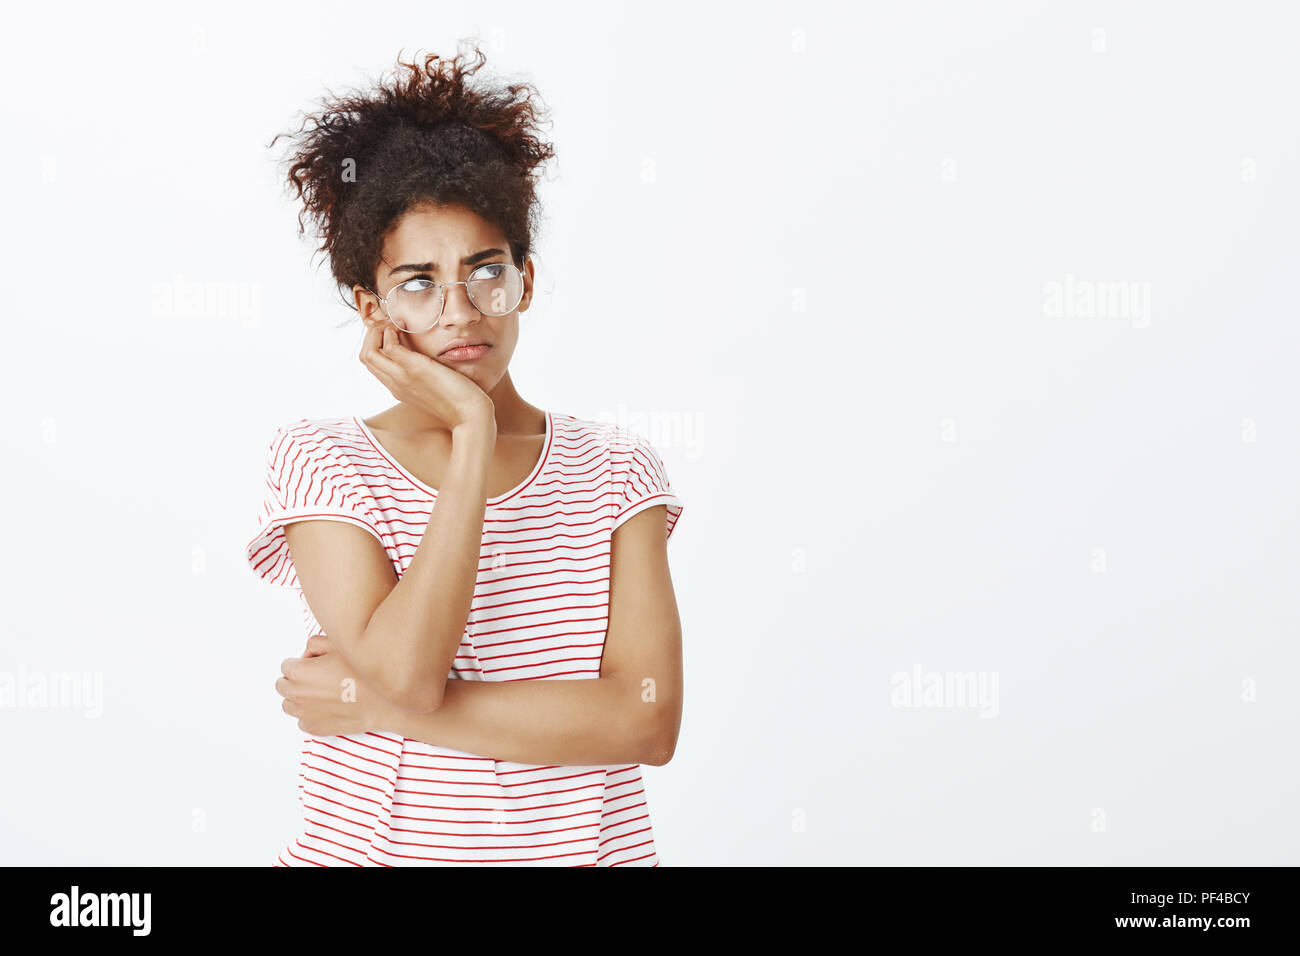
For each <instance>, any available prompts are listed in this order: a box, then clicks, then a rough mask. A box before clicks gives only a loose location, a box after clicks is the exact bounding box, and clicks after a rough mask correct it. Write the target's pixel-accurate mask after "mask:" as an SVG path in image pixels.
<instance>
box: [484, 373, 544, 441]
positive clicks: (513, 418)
mask: <svg viewBox="0 0 1300 956" xmlns="http://www.w3.org/2000/svg"><path fill="white" fill-rule="evenodd" d="M488 398H490V399H492V404H493V405H494V406H495V407H496V416H497V434H498V435H536V434H539V433H540V432H544V431H546V412H544V411H543V410H542V409H540V408H537V407H536V406H535V405H530V404H529V403H528V402H526V401H524V399H523V398H522V397H521V396H520V394H519V393H518V392H517V391H515V383H514V382H513V381H511V380H510V373H509V372H506V373H505V374H504V375H502V376H501V381H499V382H497V384H496V387H495V388H493V389H492V391H490V392H488Z"/></svg>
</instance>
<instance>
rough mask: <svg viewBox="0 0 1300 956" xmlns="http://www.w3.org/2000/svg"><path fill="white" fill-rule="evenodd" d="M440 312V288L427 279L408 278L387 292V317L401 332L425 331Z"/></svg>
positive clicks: (436, 320)
mask: <svg viewBox="0 0 1300 956" xmlns="http://www.w3.org/2000/svg"><path fill="white" fill-rule="evenodd" d="M441 312H442V290H441V289H439V288H438V286H437V285H435V284H434V283H433V282H431V281H430V280H428V279H408V280H407V281H406V282H403V283H402V284H401V285H398V286H396V287H395V288H394V289H393V291H391V292H389V293H388V317H389V318H390V319H392V320H393V324H394V325H396V326H397V327H398V328H399V329H401V330H402V331H403V332H425V331H427V330H429V329H431V328H433V327H434V325H435V324H437V322H438V316H439V315H440V314H441Z"/></svg>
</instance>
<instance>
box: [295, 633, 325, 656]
mask: <svg viewBox="0 0 1300 956" xmlns="http://www.w3.org/2000/svg"><path fill="white" fill-rule="evenodd" d="M329 649H330V645H329V638H328V637H326V636H325V635H324V634H313V635H312V636H311V637H309V638H307V649H306V650H305V651H304V652H303V655H302V656H303V657H318V656H319V655H321V654H326V653H328V652H329Z"/></svg>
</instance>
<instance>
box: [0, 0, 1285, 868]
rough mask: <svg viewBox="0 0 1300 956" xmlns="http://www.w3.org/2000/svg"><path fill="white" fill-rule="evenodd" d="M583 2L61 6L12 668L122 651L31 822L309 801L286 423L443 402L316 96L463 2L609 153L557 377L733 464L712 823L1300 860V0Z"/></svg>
mask: <svg viewBox="0 0 1300 956" xmlns="http://www.w3.org/2000/svg"><path fill="white" fill-rule="evenodd" d="M582 9H583V10H584V11H585V12H577V5H566V12H565V13H564V15H562V16H560V15H557V14H555V13H554V12H553V11H551V10H549V9H548V8H544V7H539V6H538V5H537V4H532V3H497V4H493V5H491V8H490V10H489V9H487V8H482V9H478V10H476V9H474V8H473V5H446V4H442V5H438V6H437V7H430V6H429V5H428V4H420V3H410V4H397V3H391V4H374V3H366V4H352V3H326V4H321V5H319V6H318V7H316V8H315V12H312V13H304V12H301V11H302V6H301V5H297V4H295V5H293V7H292V9H282V8H281V7H280V6H279V5H271V4H248V5H245V6H243V7H242V8H241V7H238V6H230V5H227V6H226V7H223V8H222V10H221V11H219V12H218V13H216V14H213V15H212V16H211V18H209V16H208V15H205V14H203V13H200V12H198V11H193V10H189V9H184V10H182V9H176V8H173V7H169V6H163V5H158V6H157V7H144V6H136V7H132V6H130V5H112V6H111V7H107V8H105V7H97V6H91V5H89V4H85V5H77V6H73V7H69V5H66V4H64V5H57V6H56V5H44V6H40V7H38V8H35V9H33V8H31V7H30V6H29V7H24V8H21V9H16V10H14V11H10V13H9V14H8V16H10V17H11V18H14V19H12V21H11V25H10V28H8V29H6V30H5V31H4V33H3V35H0V71H3V83H0V115H2V116H3V129H4V137H5V148H4V149H3V151H0V171H3V175H4V181H5V183H6V185H7V187H8V188H7V189H6V190H5V197H4V204H5V214H4V219H5V229H4V233H3V240H0V241H2V242H3V249H2V250H0V251H2V253H3V255H0V261H3V262H4V269H5V278H6V281H7V283H8V285H7V288H8V297H7V307H8V322H9V328H10V334H9V346H8V347H7V348H5V349H4V350H3V351H2V352H0V383H2V384H0V388H2V389H3V402H0V409H2V410H3V415H4V421H3V427H4V431H5V435H6V436H7V439H8V442H9V444H8V454H7V456H6V462H7V466H6V467H5V468H4V469H2V470H0V494H2V495H3V498H4V500H5V501H7V502H8V508H7V513H6V519H5V524H6V534H5V540H6V545H7V546H6V547H4V548H3V550H2V551H0V561H3V566H2V567H0V599H2V600H3V611H4V613H3V615H2V616H0V672H8V673H10V674H16V673H18V672H19V669H20V668H25V669H26V671H27V672H29V673H30V672H37V673H50V672H56V671H68V672H83V671H84V672H90V673H92V674H97V675H99V676H100V678H101V679H102V684H103V701H102V712H101V713H100V714H99V715H98V716H88V715H87V714H86V713H85V712H84V709H81V710H79V709H77V708H74V707H44V708H39V707H18V706H8V707H0V736H2V739H3V752H4V758H3V761H4V763H3V775H4V778H5V781H6V784H7V785H6V786H5V787H4V788H3V793H0V863H16V864H33V863H35V864H149V863H160V864H187V863H197V864H212V863H218V864H250V863H251V864H255V865H261V864H269V863H270V862H271V861H272V859H273V858H274V855H275V853H276V851H277V850H278V849H279V848H280V847H281V846H282V845H283V844H284V843H285V842H287V841H288V840H289V839H290V838H291V837H292V835H293V834H294V833H295V832H296V828H297V822H298V805H297V802H296V795H297V778H296V774H297V756H298V740H299V732H298V729H297V727H296V724H295V722H294V721H293V720H292V719H291V718H289V717H287V716H286V715H284V714H283V713H282V712H281V711H280V706H279V705H280V698H279V697H278V695H277V694H276V693H275V690H274V687H273V684H274V680H275V678H276V677H277V676H278V672H279V663H280V661H281V660H282V659H283V658H285V657H290V656H297V655H298V654H299V653H300V652H301V648H302V643H303V640H302V633H301V628H300V623H299V619H298V614H297V609H296V606H295V604H294V601H293V600H292V598H291V595H290V593H289V592H287V591H283V590H279V589H276V588H272V587H270V586H267V585H265V584H263V583H261V582H259V581H257V580H256V579H255V578H254V577H253V575H252V573H251V571H250V570H249V569H248V567H247V565H246V564H245V563H244V553H243V548H244V544H245V542H246V541H247V539H248V538H249V537H250V536H251V534H252V531H253V530H254V522H255V517H256V513H257V509H258V506H259V504H260V500H261V495H262V481H263V468H264V465H265V452H266V444H267V441H268V440H269V438H270V434H271V432H272V430H273V429H274V427H275V426H276V425H278V424H280V423H283V422H286V421H289V420H291V419H295V418H299V417H325V416H332V415H350V414H354V413H356V414H362V415H370V414H373V413H375V412H377V411H379V410H380V409H382V408H385V407H388V405H390V404H392V399H391V396H390V395H389V394H388V393H387V391H386V390H385V389H384V388H383V387H382V386H381V385H380V384H379V383H378V382H377V381H375V380H374V379H373V378H372V377H371V376H370V375H369V373H368V372H367V371H366V370H365V369H364V368H363V367H362V366H361V364H360V363H359V362H358V361H357V350H358V348H359V345H360V335H359V330H358V329H357V328H355V327H347V328H336V325H337V324H338V323H339V322H340V321H341V320H343V319H345V318H346V317H347V316H348V315H350V314H351V313H350V312H348V311H346V310H345V309H344V308H343V307H342V306H341V305H340V304H339V302H338V299H337V297H336V294H335V292H334V290H333V287H332V284H331V282H330V280H329V274H328V269H327V267H326V266H325V265H323V264H319V259H317V260H315V263H314V262H313V260H312V258H311V246H310V242H309V241H308V240H305V239H300V238H299V237H298V236H297V234H296V222H295V215H296V208H295V207H294V206H293V205H292V204H291V203H290V202H289V201H288V200H287V199H286V198H285V196H284V195H283V193H282V187H281V183H280V179H279V172H278V170H277V168H276V166H275V163H274V159H275V156H276V155H277V154H278V152H279V150H278V148H277V149H276V150H268V149H267V148H266V144H267V143H268V142H269V140H270V138H271V136H273V135H274V134H275V133H276V132H279V131H282V130H288V129H291V128H293V127H296V125H297V117H298V111H300V110H307V109H311V108H312V106H313V104H314V103H315V101H316V99H317V98H318V97H319V96H320V95H321V94H322V93H323V92H324V91H325V89H326V88H327V87H328V88H331V89H334V90H336V91H339V90H342V89H345V88H347V87H349V86H352V85H355V84H357V83H361V82H363V81H364V80H365V79H366V78H368V77H371V76H374V75H375V74H377V73H378V72H379V71H381V70H384V69H387V68H389V67H391V65H392V63H393V61H394V59H395V57H396V55H397V53H398V52H399V50H401V51H403V52H405V53H407V54H408V55H409V54H410V53H412V52H413V51H415V50H418V49H430V50H436V51H438V52H444V53H448V54H450V53H452V52H454V45H455V40H456V39H457V38H458V37H462V36H477V37H479V38H480V39H481V41H482V42H483V44H484V47H485V50H486V52H487V53H488V57H489V62H488V67H487V68H486V69H487V71H490V72H491V73H492V74H493V75H496V76H519V77H521V78H524V79H528V80H530V81H532V82H534V83H536V84H537V86H538V87H539V88H540V90H541V92H542V95H543V97H544V99H545V101H546V103H547V104H548V105H549V106H550V107H551V109H552V114H551V117H552V119H553V121H554V125H553V126H552V127H551V128H550V129H549V133H550V136H551V138H552V139H553V141H554V142H555V146H556V149H557V151H558V154H559V159H558V162H557V163H555V164H554V165H553V166H552V168H551V173H550V178H549V179H548V180H547V181H546V182H545V183H544V184H543V187H542V195H543V200H544V202H545V204H546V210H547V214H548V219H547V222H546V226H545V229H544V231H543V232H542V234H541V235H540V236H539V237H538V250H537V251H538V253H539V256H540V262H541V265H542V266H543V267H544V268H543V286H544V288H543V290H542V291H543V294H542V295H541V297H540V300H539V301H538V303H537V305H536V307H535V308H534V309H533V310H531V311H529V312H528V313H525V314H524V317H523V320H522V321H523V325H522V331H521V341H520V347H519V349H518V351H517V353H516V357H515V359H514V361H513V363H512V368H511V372H512V375H513V377H514V378H515V381H516V383H517V385H518V387H519V389H520V391H521V393H522V394H523V395H524V396H525V397H526V398H527V399H528V400H530V401H531V402H533V403H534V404H537V405H539V406H541V407H543V408H548V409H552V410H555V411H557V412H563V413H566V414H574V415H579V416H584V417H589V418H604V419H621V420H623V421H624V422H625V423H626V424H628V425H629V426H630V427H633V428H635V429H636V430H638V431H641V432H642V433H643V434H645V435H646V436H647V437H648V438H650V439H651V440H652V441H654V442H655V443H656V445H657V446H658V447H659V449H660V450H661V452H662V454H663V456H664V460H665V462H666V465H667V469H668V473H669V476H670V478H671V480H672V482H673V485H674V488H675V490H676V491H677V492H678V494H679V495H680V496H681V498H682V501H683V503H684V506H685V511H684V514H683V516H682V521H681V524H680V525H679V527H678V530H677V531H676V533H675V534H674V537H673V541H672V543H671V545H670V548H669V552H670V556H671V560H672V569H673V578H674V581H675V584H676V588H677V594H678V601H679V605H680V609H681V614H682V621H683V628H684V638H685V655H686V693H687V699H686V706H685V713H684V718H683V725H682V732H681V737H680V741H679V744H678V748H677V753H676V756H675V757H674V759H673V760H672V761H671V762H670V763H669V764H668V765H667V766H664V767H647V768H646V769H645V776H646V781H647V788H648V793H649V800H650V808H651V812H652V821H653V825H654V833H655V837H656V841H657V848H658V851H659V854H660V857H661V859H662V861H663V864H664V865H666V866H673V865H690V864H714V863H733V864H743V865H749V864H770V863H776V864H805V863H812V864H846V863H866V864H877V863H879V864H931V863H940V864H976V863H992V864H1280V863H1288V864H1296V863H1300V827H1298V826H1297V823H1296V817H1295V807H1296V805H1297V802H1298V801H1300V782H1298V778H1297V771H1296V759H1295V755H1296V728H1297V717H1298V716H1300V703H1297V700H1298V697H1297V694H1296V688H1297V686H1300V673H1298V670H1300V669H1298V667H1297V664H1298V658H1297V652H1296V645H1295V634H1296V630H1297V623H1298V621H1297V617H1298V616H1297V611H1296V602H1295V599H1294V596H1295V590H1294V584H1293V582H1294V580H1295V578H1296V573H1297V571H1298V570H1300V550H1298V548H1297V538H1296V489H1297V478H1298V477H1300V475H1298V472H1300V455H1298V454H1297V445H1296V434H1297V410H1298V408H1300V403H1298V402H1297V399H1298V398H1300V395H1298V394H1297V387H1296V377H1295V373H1294V369H1295V364H1296V354H1297V348H1296V347H1297V344H1298V343H1297V332H1296V328H1297V325H1296V322H1297V318H1298V316H1297V308H1296V298H1297V296H1296V287H1297V277H1298V275H1300V270H1297V268H1296V264H1297V252H1298V248H1297V247H1298V246H1300V239H1298V234H1297V229H1296V223H1297V212H1298V209H1297V159H1298V147H1300V128H1298V127H1297V124H1296V122H1295V119H1296V109H1295V102H1296V93H1297V87H1298V81H1300V66H1298V65H1297V60H1296V57H1295V49H1294V36H1295V32H1296V28H1297V25H1298V24H1297V18H1296V15H1295V13H1294V8H1293V7H1292V6H1291V5H1288V4H1284V3H1276V4H1261V3H1253V4H1242V3H1233V4H1228V3H1223V4H1190V3H1166V4H1154V3H1151V4H1142V5H1132V4H1120V3H1089V4H1086V5H1083V4H1078V5H1069V6H1062V5H1055V4H1047V3H996V4H993V3H983V4H969V3H955V2H954V3H943V4H917V3H909V4H895V5H884V4H869V5H859V4H854V5H849V4H842V5H836V4H826V3H803V2H801V3H797V4H796V3H778V4H772V3H768V4H745V5H739V4H737V5H735V6H731V5H724V4H717V3H700V2H692V3H688V4H674V3H656V4H653V5H650V6H646V5H642V4H637V5H627V6H625V7H623V8H622V9H619V10H610V9H607V8H605V7H604V6H603V5H597V4H591V5H588V6H586V7H585V8H582ZM570 11H572V12H570ZM1067 276H1068V277H1071V281H1073V282H1074V283H1075V288H1076V290H1077V289H1080V288H1082V289H1084V290H1088V289H1100V288H1104V285H1103V284H1105V283H1134V285H1133V286H1131V288H1133V289H1136V290H1139V291H1140V292H1141V294H1142V295H1144V296H1146V295H1149V299H1148V300H1146V304H1147V306H1149V308H1147V309H1145V310H1144V311H1143V313H1142V314H1140V315H1125V314H1124V313H1122V312H1119V311H1116V310H1113V309H1112V310H1106V309H1101V310H1099V311H1098V310H1094V312H1093V313H1092V314H1091V315H1088V314H1079V312H1080V311H1083V305H1086V303H1084V304H1083V305H1081V306H1080V309H1079V310H1076V313H1075V314H1072V315H1067V316H1061V315H1055V314H1053V310H1052V307H1051V295H1050V292H1049V291H1048V290H1049V289H1050V287H1051V284H1052V283H1065V282H1066V281H1067ZM186 283H199V284H200V287H201V288H203V289H204V290H207V289H208V288H209V285H208V284H211V288H213V289H215V290H217V292H220V291H221V290H225V291H227V292H230V293H231V294H232V298H230V299H229V300H228V301H225V302H223V301H222V300H221V298H219V297H208V298H206V299H199V300H196V302H192V303H189V304H186V302H185V299H184V297H183V296H182V297H181V298H180V299H175V298H172V294H173V293H174V292H176V291H177V290H182V291H183V289H184V287H185V284H186ZM1089 284H1091V285H1089ZM1085 294H1086V293H1085ZM212 296H216V293H215V292H214V293H213V294H212ZM1079 302H1080V303H1082V302H1083V300H1079ZM178 303H179V304H178ZM914 671H921V672H922V674H923V681H924V680H925V679H927V678H925V676H924V675H928V674H935V675H938V678H942V677H943V676H944V675H953V674H961V673H972V674H975V675H977V676H981V677H983V678H984V679H985V680H987V681H989V683H988V684H986V689H988V690H990V691H991V690H992V688H994V686H995V687H996V698H991V699H989V700H986V701H984V702H983V706H978V707H977V706H970V704H971V702H970V701H966V700H962V699H961V698H959V697H955V696H953V695H952V694H948V695H944V696H940V697H938V698H936V699H934V700H932V701H930V702H931V703H933V704H935V706H918V705H916V704H917V702H916V701H915V700H914V701H912V703H913V705H912V706H904V704H906V703H907V701H906V700H905V699H904V697H903V696H902V695H901V689H902V688H903V687H904V686H905V685H903V684H900V681H901V680H902V679H903V677H906V679H907V680H911V677H910V675H911V674H913V672H914ZM898 675H903V677H900V676H898ZM993 681H996V685H994V684H993V683H992V682H993ZM921 703H922V704H924V703H926V700H925V698H922V699H921ZM984 715H986V716H984Z"/></svg>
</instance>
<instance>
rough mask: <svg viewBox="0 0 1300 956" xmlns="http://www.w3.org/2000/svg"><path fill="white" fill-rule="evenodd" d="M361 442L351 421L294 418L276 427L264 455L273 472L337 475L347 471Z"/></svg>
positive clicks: (357, 430)
mask: <svg viewBox="0 0 1300 956" xmlns="http://www.w3.org/2000/svg"><path fill="white" fill-rule="evenodd" d="M360 438H361V435H360V430H359V429H358V428H357V425H356V422H355V421H354V420H353V419H351V418H343V417H328V418H296V419H294V420H292V421H288V422H285V423H283V424H281V425H278V426H276V428H275V430H274V431H273V432H272V433H271V437H270V441H269V443H268V447H267V454H268V457H269V460H270V464H271V468H272V470H275V471H294V472H298V471H313V472H316V471H327V472H328V471H337V470H338V469H339V468H341V467H346V464H347V462H348V461H349V460H350V458H351V457H352V455H353V454H354V452H355V449H356V448H357V443H358V441H359V440H360Z"/></svg>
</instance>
